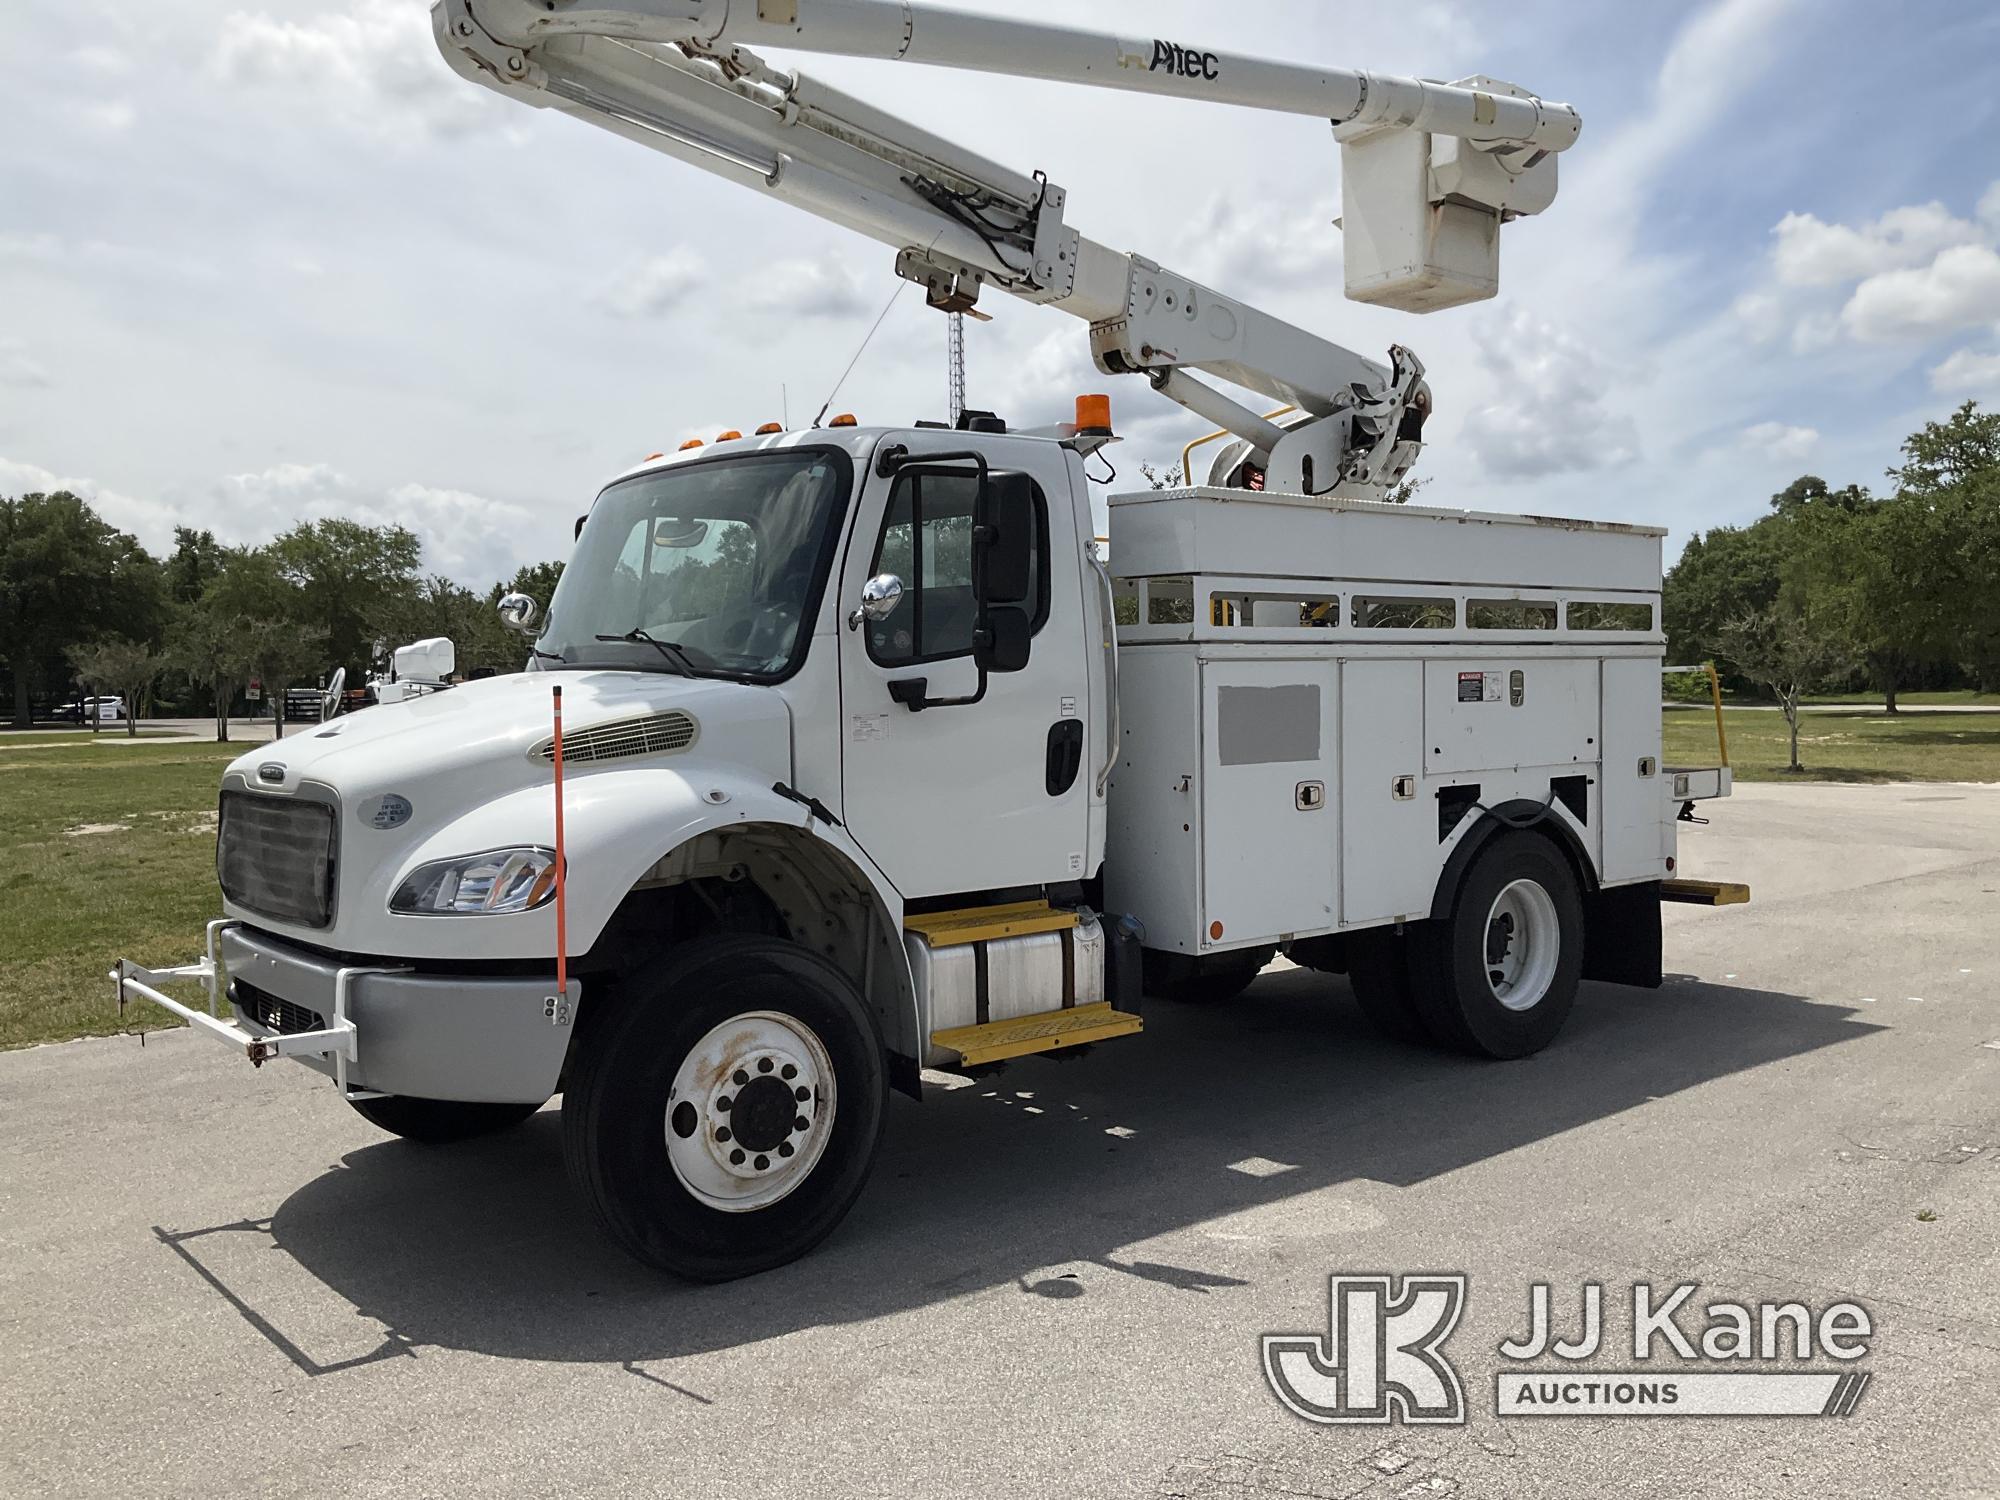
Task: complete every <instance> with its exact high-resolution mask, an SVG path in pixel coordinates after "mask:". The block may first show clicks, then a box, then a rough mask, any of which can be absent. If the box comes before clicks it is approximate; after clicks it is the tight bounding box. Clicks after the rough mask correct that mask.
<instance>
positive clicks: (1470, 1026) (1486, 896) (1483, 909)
mask: <svg viewBox="0 0 2000 1500" xmlns="http://www.w3.org/2000/svg"><path fill="white" fill-rule="evenodd" d="M1582 972H1583V899H1582V896H1581V895H1580V894H1579V892H1578V890H1577V883H1576V876H1575V874H1574V873H1573V872H1572V871H1571V869H1570V865H1569V861H1568V860H1566V859H1565V858H1564V857H1563V856H1562V854H1561V852H1560V851H1559V850H1557V849H1556V847H1555V846H1554V845H1553V844H1551V843H1550V842H1549V841H1548V840H1547V839H1545V838H1542V837H1540V836H1539V835H1537V834H1533V833H1525V832H1518V831H1517V832H1509V833H1503V834H1501V835H1500V836H1499V837H1497V838H1495V839H1494V840H1493V841H1492V843H1490V844H1488V845H1487V846H1486V848H1485V849H1484V850H1483V851H1481V853H1480V854H1479V856H1478V858H1477V859H1475V860H1474V861H1473V864H1472V868H1471V869H1470V870H1468V871H1467V872H1466V875H1465V879H1464V881H1463V882H1462V883H1461V884H1460V886H1459V889H1458V893H1457V896H1456V898H1455V900H1454V901H1453V903H1452V909H1451V912H1450V914H1449V915H1447V916H1445V917H1443V918H1441V919H1438V920H1436V921H1432V922H1426V923H1424V924H1423V926H1422V927H1419V928H1417V929H1415V930H1414V931H1413V932H1412V934H1411V946H1410V977H1411V980H1412V981H1413V990H1414V997H1415V1000H1416V1009H1417V1014H1418V1015H1419V1016H1420V1017H1421V1018H1422V1020H1423V1022H1424V1025H1425V1026H1426V1027H1427V1028H1428V1029H1429V1031H1430V1032H1431V1034H1432V1035H1433V1036H1435V1037H1436V1038H1437V1039H1438V1040H1439V1041H1440V1042H1442V1043H1444V1044H1445V1045H1447V1046H1452V1047H1457V1048H1459V1049H1461V1050H1463V1051H1466V1052H1478V1053H1484V1054H1485V1055H1486V1056H1488V1057H1503V1058H1504V1057H1526V1056H1527V1055H1528V1054H1530V1053H1533V1052H1539V1051H1541V1050H1542V1048H1544V1047H1546V1046H1547V1045H1548V1044H1549V1043H1550V1042H1551V1041H1553V1040H1554V1038H1555V1035H1556V1033H1557V1032H1558V1031H1560V1030H1561V1029H1562V1024H1563V1022H1564V1021H1565V1020H1566V1019H1568V1017H1569V1012H1570V1007H1571V1006H1572V1005H1574V1004H1575V1002H1576V987H1577V981H1578V980H1579V978H1580V977H1581V975H1582Z"/></svg>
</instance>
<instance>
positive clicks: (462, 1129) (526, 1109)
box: [348, 1094, 541, 1146]
mask: <svg viewBox="0 0 2000 1500" xmlns="http://www.w3.org/2000/svg"><path fill="white" fill-rule="evenodd" d="M348 1102H349V1103H350V1104H352V1105H353V1106H354V1112H355V1113H356V1114H357V1115H359V1116H361V1118H362V1119H364V1120H366V1121H367V1122H368V1123H369V1124H370V1125H373V1126H374V1127H375V1128H376V1129H377V1130H386V1131H388V1132H389V1134H391V1135H399V1136H401V1137H402V1138H403V1139H404V1140H406V1141H416V1142H417V1143H418V1144H420V1145H424V1146H449V1145H452V1144H454V1143H455V1142H458V1141H469V1140H473V1139H475V1138H477V1137H479V1136H482V1135H492V1134H493V1133H494V1132H495V1131H500V1130H508V1129H511V1128H512V1127H513V1126H516V1125H519V1124H520V1123H521V1122H522V1121H523V1120H526V1119H527V1118H528V1117H529V1116H531V1115H532V1114H534V1112H535V1111H536V1110H538V1109H540V1108H541V1105H539V1104H466V1103H462V1102H461V1101H459V1100H456V1099H415V1098H411V1097H410V1096H409V1095H407V1094H385V1095H383V1096H382V1097H381V1098H379V1099H351V1100H349V1101H348Z"/></svg>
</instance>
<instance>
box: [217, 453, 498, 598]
mask: <svg viewBox="0 0 2000 1500" xmlns="http://www.w3.org/2000/svg"><path fill="white" fill-rule="evenodd" d="M216 492H217V494H218V496H219V497H220V498H222V499H224V500H225V501H226V503H227V506H228V513H229V517H230V521H231V523H232V530H233V532H234V533H235V535H234V537H232V538H231V539H240V540H243V541H254V542H262V541H266V540H268V539H269V538H270V537H272V536H274V535H276V534H277V533H278V532H281V531H284V530H286V529H287V528H289V527H291V526H293V525H296V524H297V523H298V522H300V521H312V520H325V519H329V518H333V517H345V518H346V519H348V520H352V521H359V522H360V523H361V524H362V525H364V526H403V527H407V528H408V529H409V530H411V531H413V532H415V533H416V534H417V536H418V538H419V539H420V540H421V541H422V543H423V549H424V567H425V568H426V569H427V570H429V571H432V572H441V573H445V574H447V575H449V576H450V577H452V578H455V579H457V580H459V581H460V582H462V583H467V584H470V585H473V586H475V587H484V586H485V585H486V584H488V583H490V582H491V581H492V580H493V579H495V578H499V577H503V576H505V575H506V574H508V573H511V572H512V571H513V569H514V567H515V566H516V565H517V563H518V553H519V550H520V547H519V543H520V539H521V538H522V537H524V536H529V535H533V534H534V533H535V532H536V530H537V525H536V522H537V518H536V517H535V516H534V515H533V514H531V513H530V512H529V511H528V510H527V508H526V507H524V506H520V505H513V504H509V503H507V502H504V501H498V500H489V499H487V498H486V497H485V496H483V495H475V494H471V493H469V492H467V491H465V490H457V489H445V488H439V487H436V486H433V485H426V484H416V483H409V484H400V485H395V486H392V487H386V488H385V487H380V486H376V485H370V484H366V483H362V482H360V481H357V480H354V479H351V478H349V477H348V476H347V475H345V474H343V473H341V472H340V471H339V470H338V469H336V468H334V467H333V466H332V465H331V464H324V463H318V464H302V463H281V464H273V465H272V466H271V467H269V468H267V469H262V470H259V471H257V472H255V473H246V474H231V475H228V476H226V477H225V478H224V479H223V480H222V481H221V482H220V484H218V485H217V486H216Z"/></svg>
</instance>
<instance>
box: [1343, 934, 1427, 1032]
mask: <svg viewBox="0 0 2000 1500" xmlns="http://www.w3.org/2000/svg"><path fill="white" fill-rule="evenodd" d="M1410 943H1411V939H1410V938H1408V937H1406V936H1403V935H1401V934H1399V933H1397V932H1396V931H1395V929H1393V928H1389V927H1370V928H1368V929H1366V930H1364V931H1361V932H1357V933H1353V934H1351V935H1350V936H1349V937H1348V939H1347V979H1348V983H1350V984H1351V985H1353V987H1354V1003H1355V1004H1356V1005H1358V1006H1359V1007H1360V1008H1361V1014H1362V1015H1364V1016H1366V1017H1367V1018H1368V1020H1369V1023H1370V1024H1371V1025H1373V1026H1374V1028H1375V1029H1376V1030H1377V1031H1379V1032H1381V1033H1382V1034H1383V1035H1384V1036H1386V1037H1389V1038H1390V1039H1391V1040H1394V1041H1398V1042H1411V1043H1418V1044H1422V1043H1428V1042H1430V1041H1431V1040H1432V1037H1431V1034H1430V1031H1429V1030H1428V1028H1426V1027H1425V1025H1424V1022H1423V1017H1422V1016H1421V1015H1419V1014H1418V1012H1417V999H1416V992H1415V990H1416V987H1415V984H1414V982H1413V981H1412V979H1411V977H1410V951H1409V950H1410Z"/></svg>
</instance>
